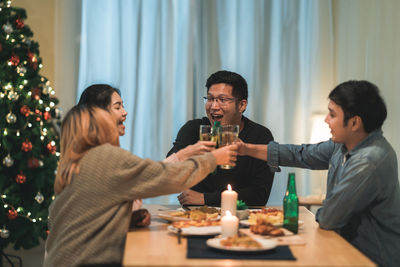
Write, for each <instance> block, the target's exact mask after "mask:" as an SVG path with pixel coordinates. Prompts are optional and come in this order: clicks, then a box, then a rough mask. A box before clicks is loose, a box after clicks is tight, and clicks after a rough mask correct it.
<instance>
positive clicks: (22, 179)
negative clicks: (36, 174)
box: [15, 172, 26, 184]
mask: <svg viewBox="0 0 400 267" xmlns="http://www.w3.org/2000/svg"><path fill="white" fill-rule="evenodd" d="M15 181H16V182H17V183H19V184H23V183H25V182H26V176H25V174H23V173H22V172H21V173H19V174H17V176H15Z"/></svg>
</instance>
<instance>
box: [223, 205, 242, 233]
mask: <svg viewBox="0 0 400 267" xmlns="http://www.w3.org/2000/svg"><path fill="white" fill-rule="evenodd" d="M238 228H239V219H238V218H237V217H236V216H232V214H231V212H230V211H229V210H227V211H226V215H225V216H224V217H222V219H221V229H222V237H229V236H235V235H237V232H238Z"/></svg>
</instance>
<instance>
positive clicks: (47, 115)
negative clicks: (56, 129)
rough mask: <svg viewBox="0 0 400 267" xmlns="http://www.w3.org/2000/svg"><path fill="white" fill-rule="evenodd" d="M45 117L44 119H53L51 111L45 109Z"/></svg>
mask: <svg viewBox="0 0 400 267" xmlns="http://www.w3.org/2000/svg"><path fill="white" fill-rule="evenodd" d="M43 119H44V120H45V121H47V120H49V119H51V114H50V112H48V111H45V112H44V113H43Z"/></svg>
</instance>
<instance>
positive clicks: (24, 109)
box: [19, 105, 31, 117]
mask: <svg viewBox="0 0 400 267" xmlns="http://www.w3.org/2000/svg"><path fill="white" fill-rule="evenodd" d="M19 111H20V112H21V114H22V115H24V116H25V117H28V116H29V113H30V112H31V110H30V109H29V107H28V106H27V105H23V106H22V107H21V108H20V110H19Z"/></svg>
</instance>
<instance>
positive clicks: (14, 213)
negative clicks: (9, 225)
mask: <svg viewBox="0 0 400 267" xmlns="http://www.w3.org/2000/svg"><path fill="white" fill-rule="evenodd" d="M17 216H18V212H17V211H16V210H15V209H10V210H8V213H7V217H8V219H10V220H15V218H17Z"/></svg>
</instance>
